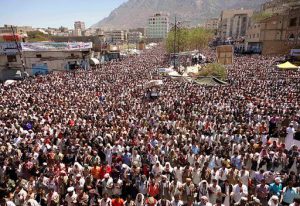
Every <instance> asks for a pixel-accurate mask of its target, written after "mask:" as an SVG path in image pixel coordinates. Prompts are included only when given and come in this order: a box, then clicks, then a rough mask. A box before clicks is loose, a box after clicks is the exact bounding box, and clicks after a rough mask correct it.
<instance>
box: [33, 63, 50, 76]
mask: <svg viewBox="0 0 300 206" xmlns="http://www.w3.org/2000/svg"><path fill="white" fill-rule="evenodd" d="M32 74H33V75H44V74H48V65H47V63H42V64H32Z"/></svg>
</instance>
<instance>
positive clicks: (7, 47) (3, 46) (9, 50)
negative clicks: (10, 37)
mask: <svg viewBox="0 0 300 206" xmlns="http://www.w3.org/2000/svg"><path fill="white" fill-rule="evenodd" d="M18 47H19V48H21V44H20V43H16V42H0V55H16V54H17V53H18V52H19V51H18Z"/></svg>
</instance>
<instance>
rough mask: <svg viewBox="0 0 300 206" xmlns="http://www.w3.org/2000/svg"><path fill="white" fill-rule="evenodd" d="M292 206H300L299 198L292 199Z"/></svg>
mask: <svg viewBox="0 0 300 206" xmlns="http://www.w3.org/2000/svg"><path fill="white" fill-rule="evenodd" d="M294 206H300V198H299V197H297V198H294Z"/></svg>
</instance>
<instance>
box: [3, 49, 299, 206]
mask: <svg viewBox="0 0 300 206" xmlns="http://www.w3.org/2000/svg"><path fill="white" fill-rule="evenodd" d="M204 54H205V56H207V57H209V58H212V57H213V56H214V54H213V53H212V52H209V51H207V52H204ZM276 60H277V58H275V57H263V56H241V57H236V58H235V61H234V64H233V65H232V66H229V67H228V85H226V86H216V87H205V86H200V85H197V84H196V83H193V82H189V81H185V80H184V79H182V78H169V77H161V76H159V75H158V73H157V68H159V67H165V66H168V65H167V63H166V62H164V50H163V48H162V47H161V46H158V47H156V48H154V49H152V50H147V51H144V52H143V53H142V54H141V55H139V56H135V57H129V58H126V59H124V60H122V61H120V62H112V63H108V64H106V65H104V66H103V67H102V68H99V69H96V70H90V71H82V70H80V71H76V72H74V73H72V72H66V73H53V74H49V75H45V76H38V77H35V78H28V79H26V80H24V81H20V82H17V83H16V84H14V85H9V86H4V85H1V86H0V96H1V98H0V164H1V167H0V200H1V202H0V205H7V206H14V205H16V206H39V205H40V206H58V205H66V206H77V205H82V206H96V205H99V206H123V205H124V206H183V205H186V206H192V205H193V206H222V205H225V206H229V205H232V206H233V205H236V206H238V205H240V206H246V205H253V206H255V205H262V206H267V205H269V206H277V205H284V206H285V205H289V206H299V205H300V175H299V174H300V156H299V152H300V150H299V146H300V141H299V140H300V139H299V134H300V106H299V103H300V102H299V101H300V86H299V85H300V72H297V71H278V70H277V69H276V68H274V62H275V61H276ZM153 79H156V80H157V79H162V80H163V85H161V86H159V87H158V88H156V92H157V93H158V94H159V95H158V96H157V97H156V98H148V97H149V96H148V95H147V92H149V91H150V92H151V89H149V88H145V87H144V85H145V84H146V83H147V82H149V81H150V80H153Z"/></svg>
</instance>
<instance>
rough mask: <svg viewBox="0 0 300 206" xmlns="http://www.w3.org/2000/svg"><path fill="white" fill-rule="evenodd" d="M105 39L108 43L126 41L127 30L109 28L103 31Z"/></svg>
mask: <svg viewBox="0 0 300 206" xmlns="http://www.w3.org/2000/svg"><path fill="white" fill-rule="evenodd" d="M104 35H105V39H106V41H107V42H109V43H124V42H126V41H127V32H126V31H124V30H111V31H106V32H104Z"/></svg>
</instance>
